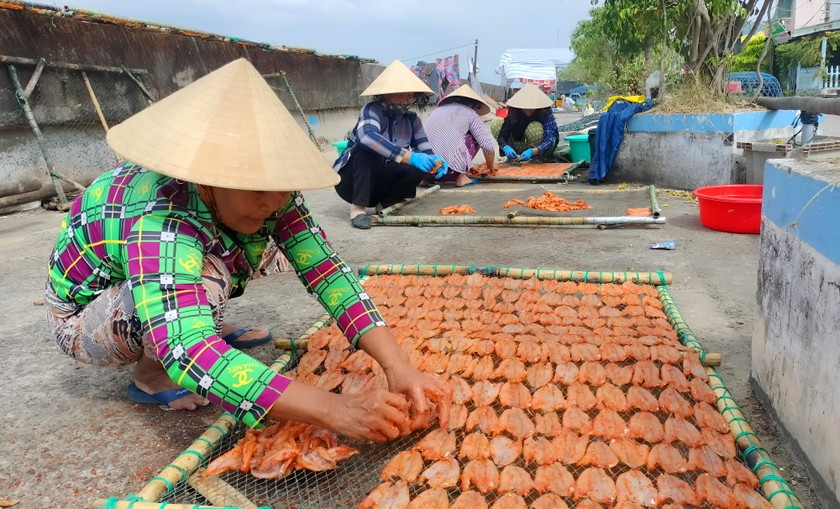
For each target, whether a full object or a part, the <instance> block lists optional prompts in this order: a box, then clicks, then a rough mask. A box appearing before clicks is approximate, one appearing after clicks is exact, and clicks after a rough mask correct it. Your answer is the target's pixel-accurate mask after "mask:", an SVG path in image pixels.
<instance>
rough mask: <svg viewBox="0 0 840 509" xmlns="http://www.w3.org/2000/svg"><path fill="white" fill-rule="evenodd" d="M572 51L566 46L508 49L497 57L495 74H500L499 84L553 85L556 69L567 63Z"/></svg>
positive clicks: (572, 55)
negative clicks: (497, 63) (497, 64)
mask: <svg viewBox="0 0 840 509" xmlns="http://www.w3.org/2000/svg"><path fill="white" fill-rule="evenodd" d="M573 58H574V53H572V52H571V50H569V49H566V48H546V49H508V50H505V51H504V53H502V55H501V56H500V57H499V66H498V67H496V74H499V75H501V85H502V86H503V87H510V86H512V85H513V84H514V83H515V82H519V83H537V84H550V85H553V84H554V82H555V81H556V80H557V69H558V68H563V67H566V66H567V65H569V63H570V62H571V61H572V59H573Z"/></svg>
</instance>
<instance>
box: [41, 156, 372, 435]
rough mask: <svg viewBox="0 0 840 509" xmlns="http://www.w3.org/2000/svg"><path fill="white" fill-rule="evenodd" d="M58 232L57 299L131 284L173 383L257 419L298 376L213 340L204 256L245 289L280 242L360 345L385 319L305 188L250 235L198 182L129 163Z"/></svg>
mask: <svg viewBox="0 0 840 509" xmlns="http://www.w3.org/2000/svg"><path fill="white" fill-rule="evenodd" d="M61 228H62V229H61V232H60V234H59V236H58V240H57V241H56V244H55V249H54V251H53V254H52V257H51V259H50V262H49V272H50V281H51V283H52V286H53V290H54V291H55V292H56V295H57V296H58V297H59V298H61V299H62V300H64V301H66V302H72V303H76V304H78V305H79V306H80V307H83V306H84V305H85V304H87V303H89V302H90V301H91V300H93V299H94V298H96V296H97V295H98V294H99V293H100V292H101V291H102V290H104V289H105V288H107V287H109V286H112V285H114V284H117V283H120V282H123V281H124V282H126V283H127V284H129V285H130V288H131V291H132V294H133V296H134V301H135V306H136V312H137V316H138V318H139V319H140V322H141V323H142V327H143V333H144V334H145V335H146V337H147V338H148V339H149V341H150V342H151V344H152V345H153V346H154V347H155V349H156V351H157V353H158V356H159V358H160V359H161V361H162V363H163V366H164V368H165V369H166V371H167V373H168V374H169V376H170V377H171V378H172V380H174V381H175V382H177V383H178V384H179V385H181V386H183V387H185V388H187V389H189V390H191V391H193V392H195V393H197V394H200V395H201V396H204V397H206V398H208V399H209V400H210V401H211V402H213V403H215V404H218V405H220V406H221V407H222V408H224V409H225V410H226V411H228V412H230V413H232V414H233V415H234V416H235V417H237V418H238V419H240V420H241V421H242V422H244V423H245V424H247V425H248V426H252V427H253V426H256V425H259V423H260V421H261V419H262V418H263V417H264V415H265V414H266V412H268V410H269V409H270V408H271V406H272V405H273V404H274V402H275V401H277V398H279V397H280V395H281V394H282V393H283V391H284V390H285V388H286V387H287V386H288V385H289V379H288V378H286V377H283V376H279V375H277V374H276V373H274V372H273V371H272V370H271V369H269V368H268V367H266V366H265V365H264V364H262V363H261V362H259V361H257V360H256V359H254V358H252V357H250V356H248V355H247V354H244V353H242V352H240V351H239V350H236V349H234V348H232V347H230V346H229V345H227V344H226V343H225V342H224V341H222V340H221V339H220V338H219V337H218V336H217V335H216V328H215V324H214V321H213V315H212V311H211V308H210V305H209V303H208V300H207V296H206V293H205V291H204V286H203V285H202V276H201V270H202V266H203V258H204V256H205V255H208V254H213V255H215V256H218V257H219V258H221V259H222V260H223V261H224V264H225V266H226V267H227V269H228V270H229V271H230V274H231V277H232V285H233V292H232V295H238V294H241V293H242V291H243V290H244V288H245V285H246V283H247V282H248V279H249V278H250V276H251V275H252V273H253V271H254V270H255V269H256V268H257V266H258V264H259V263H260V260H261V256H262V253H263V251H264V250H265V249H266V244H267V241H268V238H269V237H272V238H274V240H275V242H276V243H277V245H278V246H279V247H280V249H281V251H282V252H283V253H284V254H285V256H286V257H287V258H288V259H289V262H290V263H291V265H292V266H293V267H294V269H295V273H296V274H297V276H298V278H299V279H300V280H301V282H302V283H303V284H304V286H306V288H307V290H308V291H309V292H310V293H312V294H314V295H315V296H317V298H318V300H319V301H320V302H321V304H322V305H323V306H324V308H325V309H326V310H327V311H328V312H329V313H330V315H331V316H332V317H333V318H335V320H336V322H337V324H338V326H339V327H340V328H341V330H342V331H344V333H345V335H346V336H347V337H348V338H349V339H350V341H351V342H352V343H353V344H355V343H356V342H357V341H358V339H359V337H360V336H361V335H362V334H363V333H364V332H366V331H368V330H370V329H372V328H373V327H377V326H382V325H385V322H384V321H383V320H382V317H381V315H380V314H379V312H378V311H377V309H376V307H375V306H374V304H373V302H372V301H371V300H370V298H369V297H368V296H367V294H366V293H365V292H364V290H363V289H362V287H361V285H360V284H359V279H358V277H357V276H356V275H355V274H354V273H353V271H352V270H351V269H350V268H349V267H348V266H347V265H345V264H344V262H343V261H342V260H341V259H340V258H339V257H338V255H337V254H336V253H335V252H334V251H333V249H332V247H331V246H330V244H329V242H328V241H327V238H326V236H325V235H324V232H323V231H322V230H321V228H320V226H318V223H317V222H316V221H315V220H314V219H313V218H312V216H311V215H310V213H309V210H308V209H307V208H306V205H305V204H304V200H303V196H302V195H301V194H299V193H295V194H293V195H292V199H290V200H289V203H288V204H287V205H286V206H285V207H284V208H283V209H282V210H279V211H278V212H276V213H275V214H274V215H272V216H271V217H269V218H268V219H267V220H266V221H265V224H264V225H263V228H262V229H261V230H260V231H259V232H257V233H256V234H253V235H244V234H239V233H235V232H231V231H230V230H227V229H224V228H220V227H219V226H217V225H216V224H215V223H214V222H213V219H212V216H211V214H210V211H209V210H208V208H207V206H206V205H205V204H204V203H203V202H202V201H201V199H200V198H199V195H198V192H197V190H196V187H195V185H193V184H191V183H188V182H182V181H179V180H176V179H173V178H171V177H167V176H164V175H161V174H159V173H155V172H152V171H150V170H147V169H145V168H143V167H141V166H137V165H135V164H133V163H124V164H122V165H120V166H118V167H117V168H115V169H114V170H111V171H109V172H107V173H105V174H103V175H102V176H100V177H99V178H98V179H97V180H96V181H95V182H94V183H93V184H91V185H90V187H89V188H88V189H87V191H86V192H85V193H84V194H83V195H82V196H80V197H79V198H77V199H76V200H75V201H74V202H73V204H72V207H71V209H70V211H69V212H68V214H67V217H66V218H65V219H64V221H63V222H62V227H61Z"/></svg>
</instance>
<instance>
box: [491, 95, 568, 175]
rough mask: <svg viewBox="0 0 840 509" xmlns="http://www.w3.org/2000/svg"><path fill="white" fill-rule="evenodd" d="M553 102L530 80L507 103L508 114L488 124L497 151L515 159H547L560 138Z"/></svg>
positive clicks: (510, 158)
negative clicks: (494, 138)
mask: <svg viewBox="0 0 840 509" xmlns="http://www.w3.org/2000/svg"><path fill="white" fill-rule="evenodd" d="M552 104H553V101H552V100H551V98H550V97H548V96H547V95H545V94H544V93H543V92H542V90H540V89H539V87H537V86H536V85H533V84H531V83H526V84H525V86H524V87H522V88H521V89H520V90H519V92H517V93H515V94H514V95H513V97H511V98H510V99H509V100H508V102H507V105H508V114H507V117H506V118H504V119H501V118H496V119H494V120H493V121H492V122H491V123H490V132H492V133H493V135H494V136H495V137H496V141H497V142H498V143H499V152H500V154H501V155H503V156H505V157H507V158H508V159H509V160H514V159H515V160H518V161H528V160H530V159H532V158H534V157H536V156H539V158H540V159H548V158H550V157H551V155H552V154H553V153H554V149H555V148H556V147H557V142H558V141H559V139H560V137H559V134H558V132H557V122H556V121H555V120H554V114H553V113H552V112H551V106H552Z"/></svg>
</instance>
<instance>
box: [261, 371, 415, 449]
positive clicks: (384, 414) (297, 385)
mask: <svg viewBox="0 0 840 509" xmlns="http://www.w3.org/2000/svg"><path fill="white" fill-rule="evenodd" d="M407 414H408V403H407V402H406V400H405V398H403V397H402V396H400V395H398V394H393V393H390V392H388V391H383V390H373V391H368V392H364V393H360V394H350V395H348V394H335V393H332V392H327V391H325V390H323V389H319V388H317V387H314V386H311V385H308V384H305V383H301V382H296V381H292V383H291V384H289V386H288V387H287V388H286V390H285V391H284V392H283V396H281V397H280V398H279V399H278V400H277V402H276V403H275V404H274V406H272V407H271V410H269V412H268V417H269V418H270V419H272V420H280V419H292V420H295V421H300V422H306V423H309V424H315V425H317V426H321V427H323V428H328V429H331V430H333V431H335V432H336V433H338V434H340V435H343V436H345V437H348V438H353V439H357V440H373V441H376V442H385V441H387V440H393V439H394V438H397V437H398V436H399V434H400V428H404V427H405V426H406V422H407V420H406V419H407Z"/></svg>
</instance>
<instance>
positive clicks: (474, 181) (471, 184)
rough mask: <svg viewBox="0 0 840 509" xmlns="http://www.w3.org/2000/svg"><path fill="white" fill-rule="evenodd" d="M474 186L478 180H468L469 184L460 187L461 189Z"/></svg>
mask: <svg viewBox="0 0 840 509" xmlns="http://www.w3.org/2000/svg"><path fill="white" fill-rule="evenodd" d="M476 184H478V179H470V183H469V184H464V185H463V186H461V187H467V186H474V185H476Z"/></svg>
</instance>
